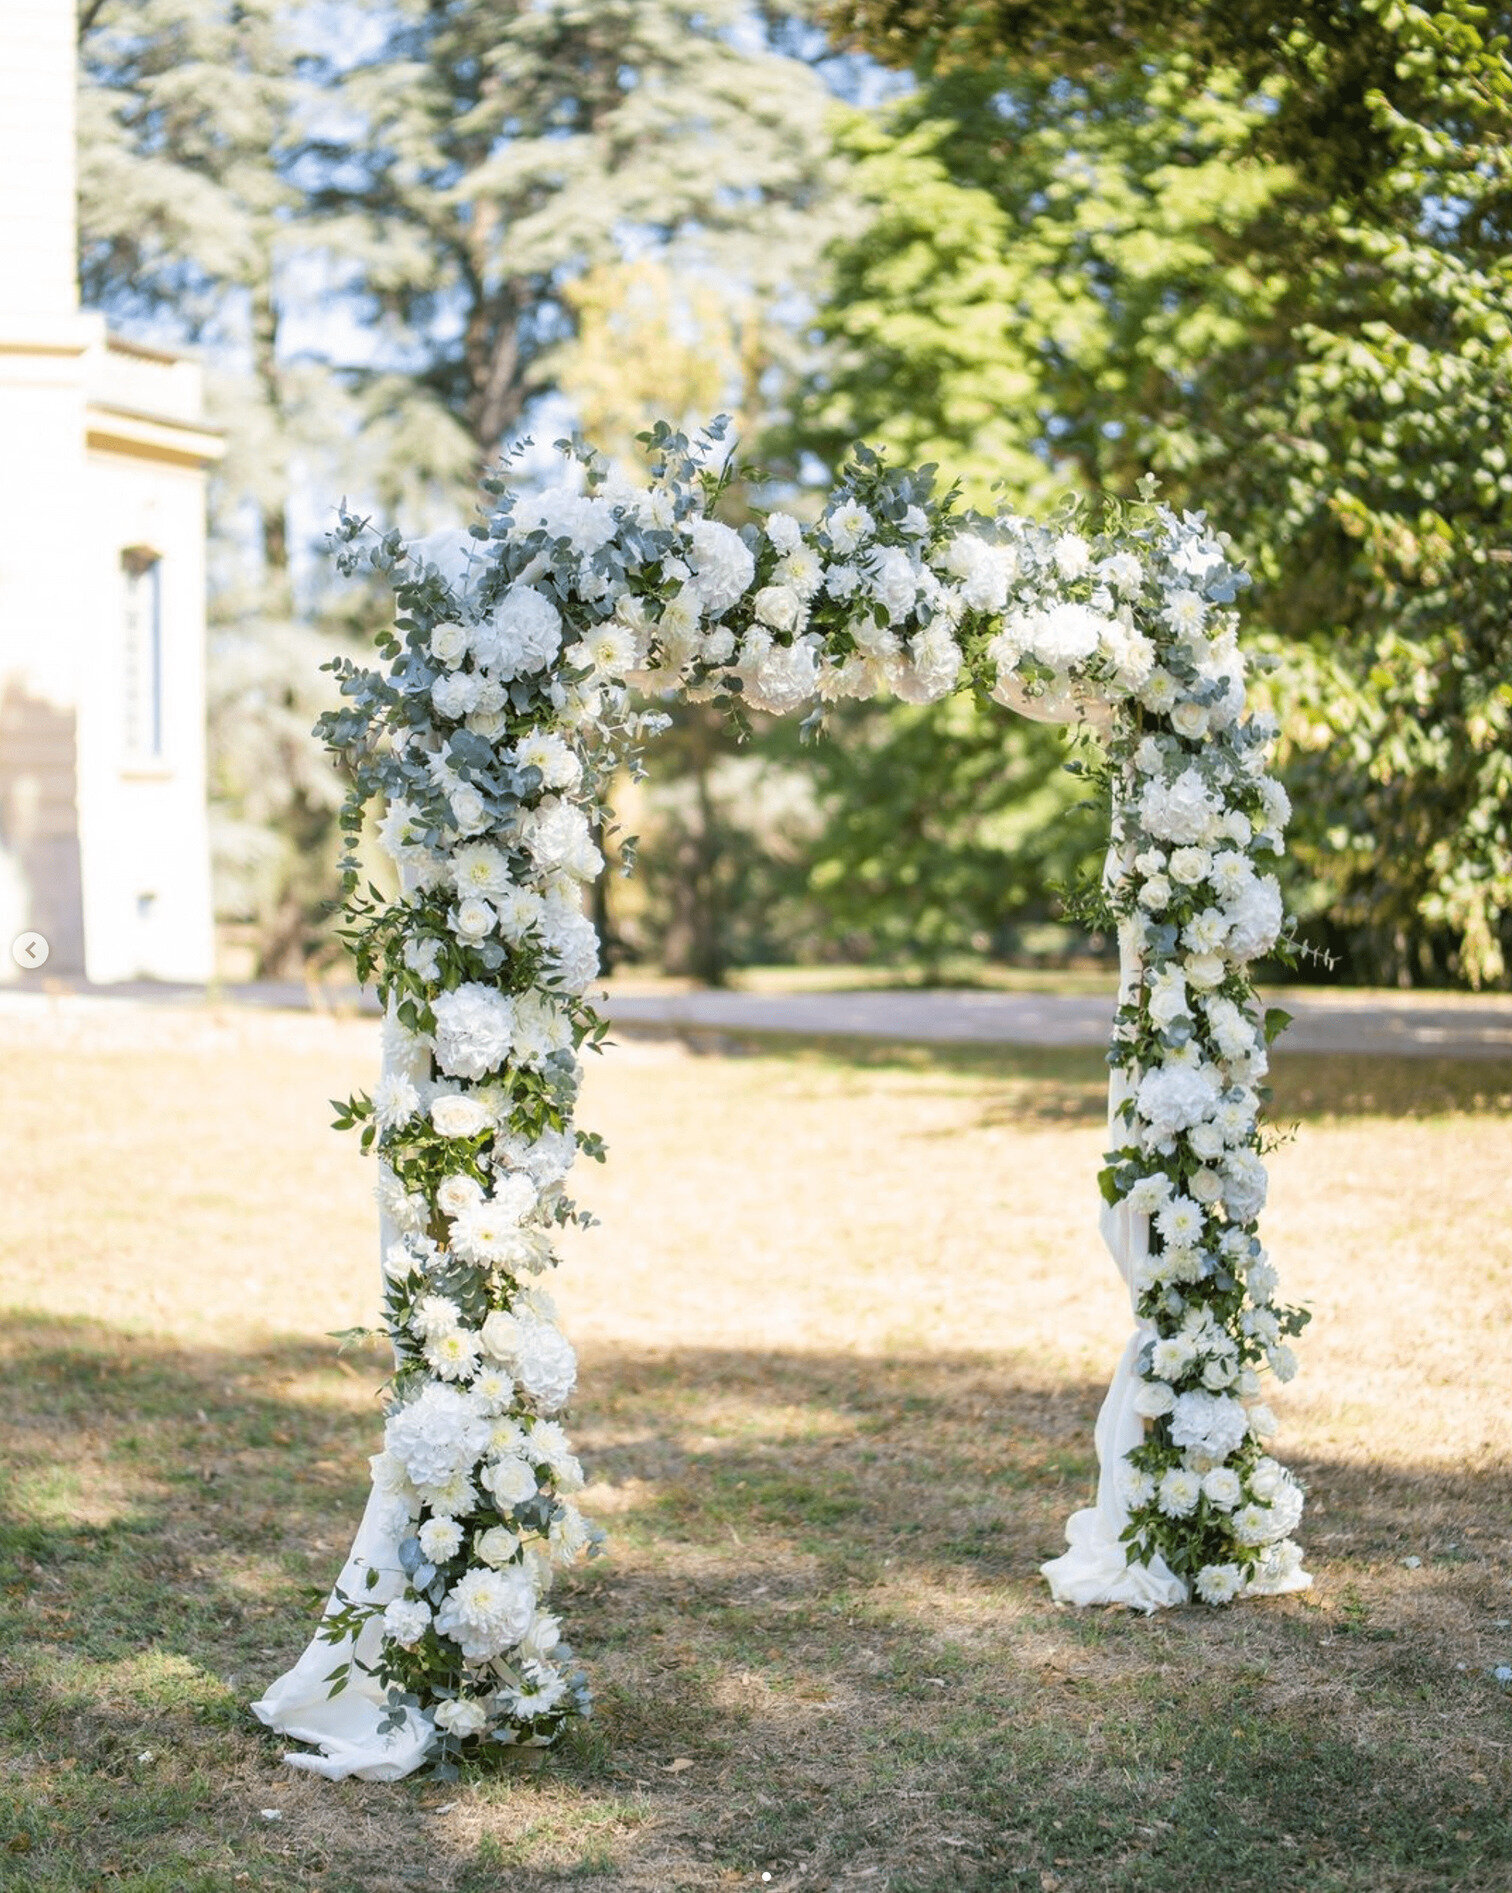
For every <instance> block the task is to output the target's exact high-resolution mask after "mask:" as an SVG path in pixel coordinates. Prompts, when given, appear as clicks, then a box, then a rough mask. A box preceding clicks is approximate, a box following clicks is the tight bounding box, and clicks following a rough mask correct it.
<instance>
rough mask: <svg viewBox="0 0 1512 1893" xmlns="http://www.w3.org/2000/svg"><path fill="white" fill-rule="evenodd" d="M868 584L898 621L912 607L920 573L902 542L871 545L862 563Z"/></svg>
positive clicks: (876, 597) (894, 619)
mask: <svg viewBox="0 0 1512 1893" xmlns="http://www.w3.org/2000/svg"><path fill="white" fill-rule="evenodd" d="M863 569H864V571H865V574H866V582H867V588H868V590H869V591H870V592H871V595H872V597H873V598H875V599H876V601H877V602H878V604H879V605H881V606H882V607H883V609H884V610H885V611H886V612H887V615H888V616H889V617H890V618H891V619H892V620H893V621H894V623H896V622H897V620H898V619H900V618H906V617H907V616H908V614H909V613H910V612H911V611H912V610H913V608H914V603H915V601H916V599H917V598H918V595H919V574H918V572H917V570H916V568H915V566H914V563H913V560H912V559H910V558H909V556H908V554H907V553H906V552H905V551H904V550H903V548H902V547H901V546H873V547H872V549H871V551H870V552H869V553H868V554H867V557H866V563H865V566H864V568H863Z"/></svg>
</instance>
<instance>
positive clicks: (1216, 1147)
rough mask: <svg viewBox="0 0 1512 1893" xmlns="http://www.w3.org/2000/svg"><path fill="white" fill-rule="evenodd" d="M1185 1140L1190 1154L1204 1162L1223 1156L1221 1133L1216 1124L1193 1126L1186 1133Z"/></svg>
mask: <svg viewBox="0 0 1512 1893" xmlns="http://www.w3.org/2000/svg"><path fill="white" fill-rule="evenodd" d="M1186 1139H1187V1143H1188V1145H1189V1146H1190V1147H1191V1150H1192V1154H1193V1155H1194V1156H1197V1157H1201V1158H1202V1160H1203V1161H1204V1162H1207V1161H1209V1160H1210V1159H1211V1158H1214V1157H1221V1156H1222V1155H1223V1152H1224V1139H1223V1132H1222V1131H1221V1130H1220V1129H1219V1128H1218V1126H1217V1125H1216V1124H1194V1125H1193V1126H1192V1128H1191V1129H1190V1130H1189V1131H1188V1132H1187V1134H1186Z"/></svg>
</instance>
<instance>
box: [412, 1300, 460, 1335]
mask: <svg viewBox="0 0 1512 1893" xmlns="http://www.w3.org/2000/svg"><path fill="white" fill-rule="evenodd" d="M409 1325H410V1328H411V1329H412V1330H413V1332H414V1333H416V1334H418V1335H419V1336H420V1338H421V1340H423V1341H431V1340H435V1339H436V1338H437V1337H438V1336H440V1335H443V1334H455V1333H456V1331H457V1329H458V1328H459V1327H461V1325H462V1310H461V1309H460V1308H459V1307H458V1306H457V1304H456V1303H455V1302H454V1301H452V1300H451V1299H450V1298H449V1297H448V1296H446V1295H422V1296H421V1297H420V1299H419V1300H418V1301H417V1302H416V1303H415V1305H414V1308H413V1309H412V1310H411V1311H410V1318H409Z"/></svg>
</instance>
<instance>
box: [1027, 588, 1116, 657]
mask: <svg viewBox="0 0 1512 1893" xmlns="http://www.w3.org/2000/svg"><path fill="white" fill-rule="evenodd" d="M1107 622H1108V621H1107V619H1106V618H1105V617H1103V616H1102V614H1101V613H1100V612H1096V611H1092V610H1090V609H1089V608H1088V607H1087V606H1086V605H1076V604H1061V605H1052V606H1051V607H1050V609H1049V610H1048V611H1042V612H1040V613H1039V614H1038V616H1036V617H1035V618H1033V619H1031V620H1030V625H1029V646H1030V649H1031V650H1032V651H1033V652H1034V655H1035V656H1036V657H1037V658H1039V659H1040V660H1041V662H1042V663H1046V664H1049V665H1051V666H1052V667H1053V668H1054V669H1056V670H1065V669H1067V668H1068V667H1069V666H1070V665H1072V664H1076V663H1079V662H1080V661H1081V660H1082V659H1083V658H1086V657H1090V656H1091V655H1092V653H1093V652H1094V651H1095V650H1096V649H1097V647H1098V645H1099V643H1101V641H1102V637H1103V631H1104V627H1105V626H1106V624H1107Z"/></svg>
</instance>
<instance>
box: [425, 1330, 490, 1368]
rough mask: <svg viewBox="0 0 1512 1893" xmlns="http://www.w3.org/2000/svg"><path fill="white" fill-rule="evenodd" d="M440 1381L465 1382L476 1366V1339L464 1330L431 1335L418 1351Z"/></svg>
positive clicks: (472, 1334)
mask: <svg viewBox="0 0 1512 1893" xmlns="http://www.w3.org/2000/svg"><path fill="white" fill-rule="evenodd" d="M420 1351H421V1353H422V1354H423V1355H424V1356H425V1360H426V1364H427V1365H428V1366H429V1368H430V1370H431V1372H432V1373H433V1374H436V1375H438V1376H439V1377H440V1379H442V1380H466V1379H467V1378H468V1377H469V1375H471V1373H472V1371H473V1369H474V1368H475V1367H476V1366H477V1364H478V1337H477V1335H476V1334H474V1333H472V1332H471V1331H470V1330H469V1329H466V1328H454V1329H451V1330H450V1331H449V1332H447V1333H445V1334H437V1335H433V1336H432V1337H431V1339H430V1340H428V1341H427V1342H426V1343H425V1346H424V1347H423V1348H422V1349H421V1350H420Z"/></svg>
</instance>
